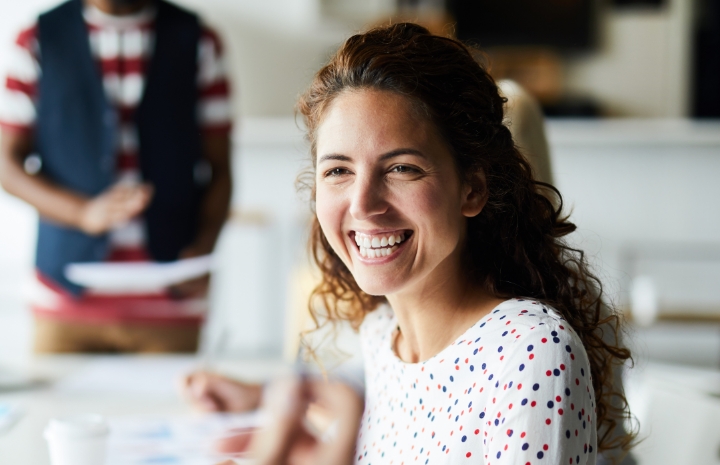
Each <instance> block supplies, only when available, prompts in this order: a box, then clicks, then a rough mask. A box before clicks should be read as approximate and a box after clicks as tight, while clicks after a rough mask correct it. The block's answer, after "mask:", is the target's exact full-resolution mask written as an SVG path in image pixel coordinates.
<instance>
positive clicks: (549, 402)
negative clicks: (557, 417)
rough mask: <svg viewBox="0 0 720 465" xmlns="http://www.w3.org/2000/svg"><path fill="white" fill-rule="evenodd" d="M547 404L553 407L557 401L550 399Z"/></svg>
mask: <svg viewBox="0 0 720 465" xmlns="http://www.w3.org/2000/svg"><path fill="white" fill-rule="evenodd" d="M547 406H548V408H553V407H554V406H555V403H554V402H553V401H551V400H549V401H548V403H547Z"/></svg>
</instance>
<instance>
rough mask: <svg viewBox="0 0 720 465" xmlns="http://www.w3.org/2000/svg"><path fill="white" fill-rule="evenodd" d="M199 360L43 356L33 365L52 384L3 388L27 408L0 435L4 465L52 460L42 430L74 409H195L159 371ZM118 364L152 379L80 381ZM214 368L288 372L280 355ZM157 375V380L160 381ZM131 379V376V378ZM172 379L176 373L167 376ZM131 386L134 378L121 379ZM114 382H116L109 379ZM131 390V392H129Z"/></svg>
mask: <svg viewBox="0 0 720 465" xmlns="http://www.w3.org/2000/svg"><path fill="white" fill-rule="evenodd" d="M196 362H197V360H196V359H195V358H194V357H189V356H172V355H163V356H154V355H153V356H134V355H130V356H128V355H119V356H112V357H97V356H88V355H83V356H57V355H55V356H43V357H38V358H36V359H34V360H33V361H32V362H31V365H30V367H29V370H30V372H31V373H32V374H34V375H36V376H37V377H38V378H41V379H44V380H47V382H48V383H47V384H46V385H44V386H40V387H37V388H35V389H32V390H25V391H15V392H0V403H6V402H10V403H18V404H20V405H21V406H22V408H23V410H24V415H23V416H22V417H21V418H20V420H19V422H18V423H17V424H16V425H15V426H14V427H13V428H12V429H11V430H10V431H9V432H7V433H6V434H4V435H1V436H0V465H49V457H48V452H47V446H46V444H45V440H44V439H43V437H42V432H43V429H44V428H45V425H47V423H48V421H49V420H50V418H52V417H55V416H58V415H67V414H73V413H88V412H92V413H99V414H102V415H105V416H108V417H112V416H121V415H122V416H124V415H136V414H144V415H147V414H157V415H174V414H183V413H190V407H189V406H188V405H187V404H186V403H184V402H183V401H182V399H180V397H179V395H178V394H177V390H176V388H175V386H176V383H177V379H162V378H161V377H160V376H162V375H159V374H160V373H169V372H172V371H173V370H175V371H177V370H181V369H183V368H188V369H192V367H193V366H196ZM106 364H110V365H111V366H112V365H113V364H115V366H116V367H118V369H119V370H122V371H123V377H125V373H127V372H128V371H131V372H135V373H137V376H138V378H139V377H142V376H143V374H145V378H146V381H147V378H148V376H147V375H153V376H155V377H153V376H150V378H151V382H153V384H151V385H148V383H144V384H143V382H142V380H141V379H138V382H137V383H136V384H137V389H124V391H125V392H122V391H120V390H113V389H112V386H108V385H107V384H108V383H107V382H106V383H105V384H106V385H105V386H101V385H100V384H101V383H98V385H97V386H96V387H93V386H90V387H89V388H88V389H83V387H82V386H81V385H78V382H82V381H87V380H89V379H90V378H92V377H95V375H97V374H98V373H99V372H98V370H97V368H98V367H101V366H103V365H106ZM213 369H216V370H218V371H220V372H223V373H227V374H229V375H230V376H235V377H238V378H242V379H244V380H249V381H262V380H264V379H268V378H269V377H271V376H273V375H278V374H280V373H282V372H283V371H284V367H283V364H282V363H281V362H280V361H277V360H244V361H243V360H241V361H230V360H221V361H218V362H217V363H216V364H214V366H213ZM156 377H157V379H158V382H155V380H156ZM130 378H132V376H131V377H130ZM167 378H173V377H172V376H168V377H167ZM118 381H120V382H119V383H118V384H119V385H121V386H123V387H127V386H130V387H132V386H133V385H134V381H133V379H129V380H128V379H124V380H118ZM110 384H112V383H110ZM128 391H131V392H128Z"/></svg>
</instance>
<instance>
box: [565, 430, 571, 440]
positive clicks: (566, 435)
mask: <svg viewBox="0 0 720 465" xmlns="http://www.w3.org/2000/svg"><path fill="white" fill-rule="evenodd" d="M565 437H566V438H568V439H570V430H567V431H565Z"/></svg>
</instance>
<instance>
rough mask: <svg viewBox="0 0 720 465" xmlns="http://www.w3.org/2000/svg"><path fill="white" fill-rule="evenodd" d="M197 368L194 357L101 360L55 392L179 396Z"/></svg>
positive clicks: (82, 370) (122, 357) (140, 357)
mask: <svg viewBox="0 0 720 465" xmlns="http://www.w3.org/2000/svg"><path fill="white" fill-rule="evenodd" d="M197 365H198V360H197V359H196V358H195V357H184V356H178V357H169V356H158V357H154V356H138V357H126V356H117V357H115V356H111V355H110V356H98V357H97V358H94V359H93V360H92V361H90V362H89V363H87V364H85V365H84V366H83V367H82V368H80V369H79V370H78V371H77V372H75V373H72V374H70V375H68V376H67V377H65V378H63V379H62V380H61V381H59V382H58V383H56V384H55V386H54V389H55V390H57V391H61V392H66V393H74V394H97V393H103V394H142V395H148V394H150V395H168V396H177V395H178V393H177V382H178V380H179V379H180V378H181V377H182V376H183V375H186V374H187V373H190V372H191V371H193V370H194V369H195V368H196V367H197Z"/></svg>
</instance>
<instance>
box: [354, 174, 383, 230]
mask: <svg viewBox="0 0 720 465" xmlns="http://www.w3.org/2000/svg"><path fill="white" fill-rule="evenodd" d="M387 209H388V202H387V199H386V198H385V189H384V188H383V185H382V183H381V182H378V181H375V180H374V179H373V178H371V177H369V176H368V177H361V176H358V178H357V179H356V181H355V183H354V185H353V192H352V198H351V199H350V214H351V215H352V217H353V218H355V219H356V220H365V219H368V218H370V217H372V216H375V215H381V214H383V213H385V212H386V211H387Z"/></svg>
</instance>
